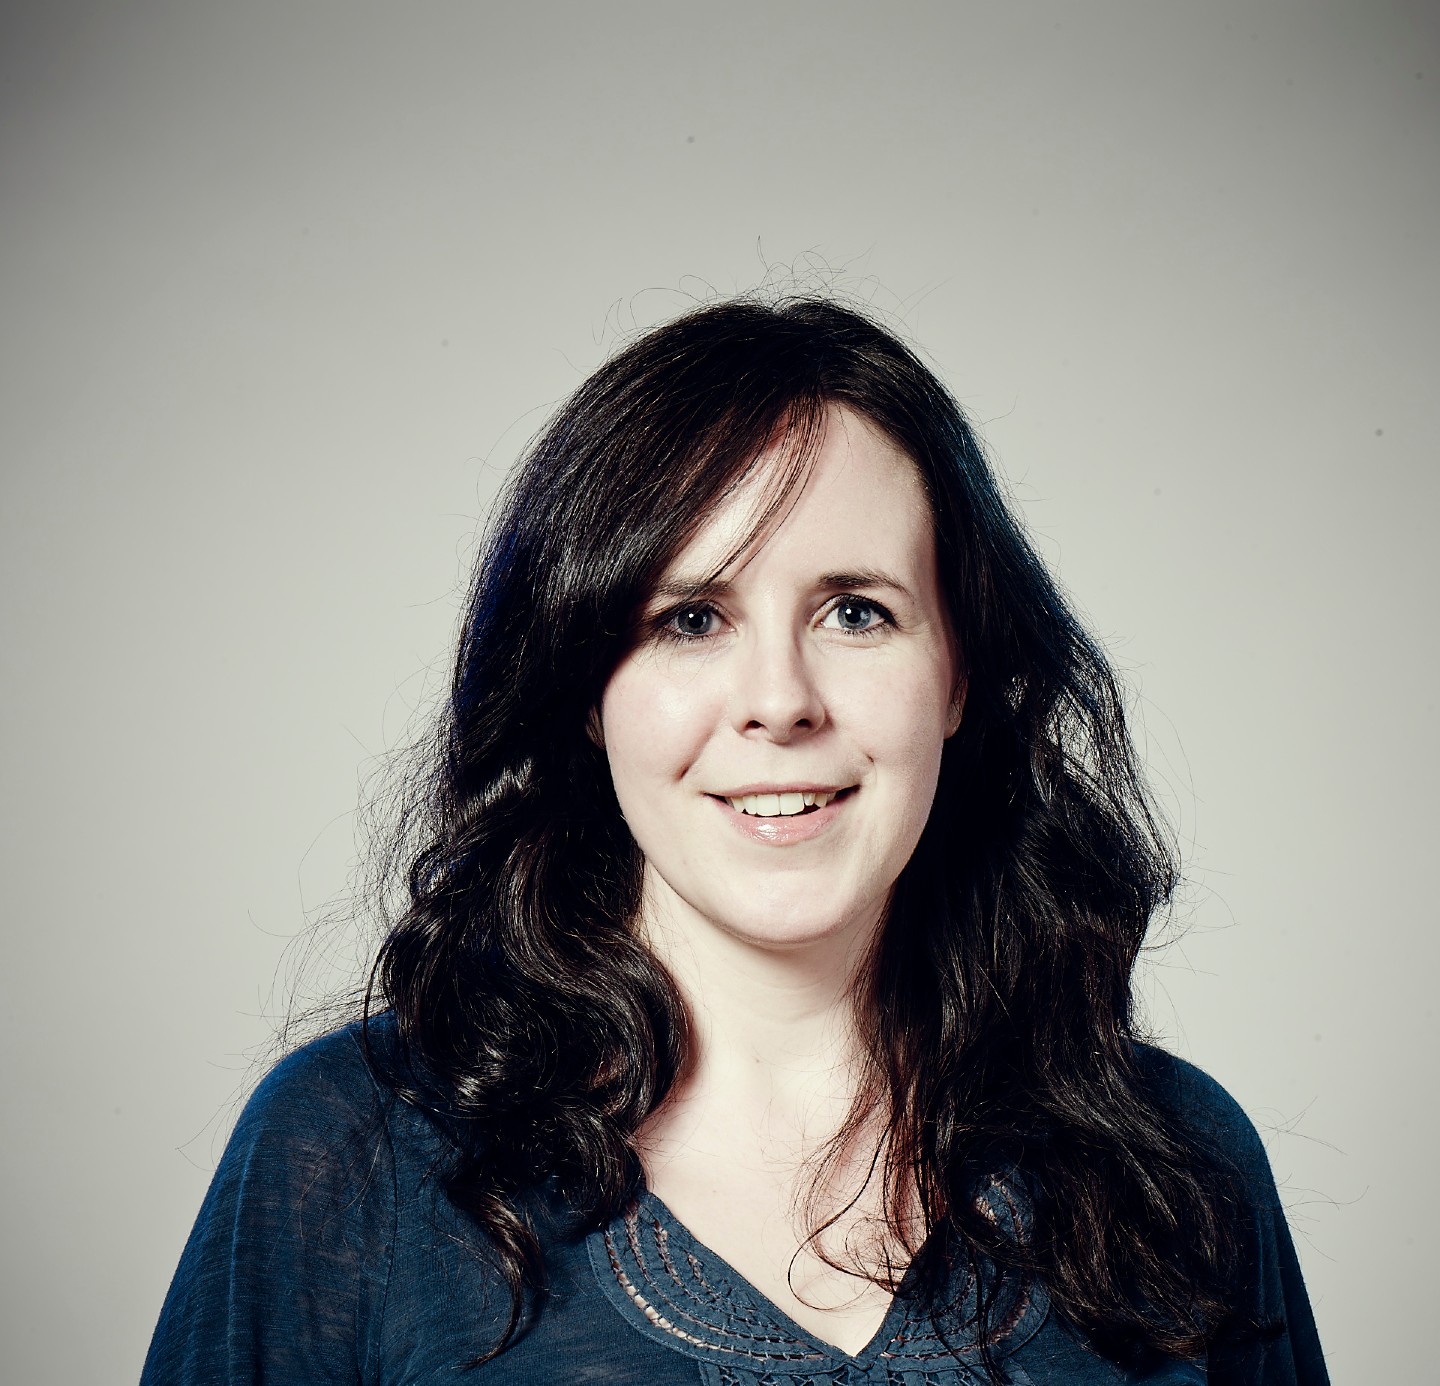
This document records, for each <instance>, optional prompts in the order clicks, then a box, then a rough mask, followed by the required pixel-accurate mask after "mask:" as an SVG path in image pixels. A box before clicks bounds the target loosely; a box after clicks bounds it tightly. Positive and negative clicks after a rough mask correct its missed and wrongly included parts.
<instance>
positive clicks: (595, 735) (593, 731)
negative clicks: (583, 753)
mask: <svg viewBox="0 0 1440 1386" xmlns="http://www.w3.org/2000/svg"><path fill="white" fill-rule="evenodd" d="M585 735H586V736H588V737H589V738H590V740H591V741H593V742H594V743H595V745H596V746H598V747H599V748H600V750H602V751H603V750H604V749H605V724H604V723H603V722H602V721H601V720H600V707H599V705H598V704H597V705H596V706H595V707H592V708H591V709H590V715H589V716H588V717H586V719H585Z"/></svg>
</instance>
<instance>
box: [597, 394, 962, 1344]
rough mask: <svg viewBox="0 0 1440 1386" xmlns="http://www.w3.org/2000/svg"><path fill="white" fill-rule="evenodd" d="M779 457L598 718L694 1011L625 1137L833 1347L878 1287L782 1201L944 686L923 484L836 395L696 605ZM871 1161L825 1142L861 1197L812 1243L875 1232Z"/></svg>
mask: <svg viewBox="0 0 1440 1386" xmlns="http://www.w3.org/2000/svg"><path fill="white" fill-rule="evenodd" d="M783 466H784V461H783V459H780V458H778V457H776V456H774V455H773V454H767V455H765V456H763V457H762V458H761V459H760V462H759V464H758V465H757V467H756V468H755V469H754V470H753V471H752V472H751V474H750V476H749V477H748V478H747V479H746V481H745V482H744V483H743V484H742V485H741V486H740V487H739V488H738V489H737V490H736V491H735V492H734V493H732V495H731V496H730V497H729V498H728V499H727V500H726V501H725V503H724V504H722V505H721V506H720V507H719V508H718V509H717V510H716V511H715V513H714V514H712V515H711V516H710V517H709V519H708V520H707V522H706V523H705V524H704V525H703V526H702V528H701V529H700V531H699V533H698V534H697V535H696V537H695V539H694V540H693V541H692V542H691V543H690V544H689V545H688V546H687V547H686V548H685V549H684V550H683V551H682V552H681V553H680V554H679V555H678V556H677V557H676V559H675V561H674V563H673V564H672V565H671V568H670V570H669V571H668V572H667V573H666V574H665V575H664V577H663V578H662V581H661V583H660V589H659V591H657V593H656V594H655V597H654V599H653V600H652V601H651V602H650V603H649V605H648V606H647V608H646V611H645V618H644V620H643V621H642V623H641V636H640V639H639V641H638V643H637V644H636V646H635V647H634V648H633V649H632V650H631V651H630V653H629V654H628V655H627V657H626V658H625V660H624V661H622V663H621V664H620V666H619V667H618V668H617V670H616V671H615V673H614V675H613V676H612V678H611V680H610V682H609V684H608V686H607V688H606V690H605V694H604V697H603V700H602V703H601V707H600V716H599V731H600V735H601V739H602V740H603V743H604V746H605V749H606V753H607V755H608V757H609V762H610V770H611V774H612V776H613V779H614V784H615V791H616V795H617V797H618V799H619V803H620V807H621V810H622V811H623V813H624V815H625V818H626V821H627V823H628V824H629V826H630V829H631V831H632V832H633V834H634V836H635V839H636V841H637V842H638V844H639V846H640V848H641V850H642V852H643V853H644V856H645V863H646V864H645V877H644V888H643V897H642V918H641V924H642V927H643V928H644V930H645V931H646V935H647V937H648V939H649V941H650V943H651V946H652V947H653V948H654V950H655V952H656V953H657V955H658V956H659V957H660V959H661V960H662V961H663V962H664V963H665V964H666V966H667V967H668V968H669V969H670V971H671V973H672V975H673V976H674V977H675V980H676V982H677V984H678V985H679V987H680V989H681V992H682V994H683V995H684V996H685V999H686V1001H687V1004H688V1005H689V1007H690V1011H691V1015H692V1017H693V1019H694V1022H695V1057H694V1062H693V1064H692V1067H691V1070H690V1071H689V1072H688V1073H687V1074H686V1075H685V1077H684V1079H683V1081H682V1082H681V1083H680V1084H679V1086H678V1089H677V1091H676V1092H675V1094H674V1095H673V1097H672V1098H671V1100H670V1101H669V1102H667V1104H666V1105H665V1107H664V1108H662V1109H661V1110H660V1111H659V1112H657V1113H656V1114H655V1115H654V1116H653V1117H652V1118H651V1120H650V1121H649V1122H648V1123H647V1125H646V1127H645V1129H644V1130H642V1132H641V1133H640V1135H641V1142H640V1143H641V1150H642V1156H643V1158H644V1159H645V1163H646V1172H647V1176H648V1178H649V1181H650V1185H651V1188H652V1189H653V1191H654V1192H655V1193H656V1194H658V1195H659V1196H660V1197H661V1198H663V1199H665V1201H666V1202H667V1203H668V1204H669V1206H670V1208H671V1209H672V1211H673V1212H674V1213H675V1214H676V1216H677V1217H679V1218H680V1219H681V1220H682V1221H683V1222H685V1223H686V1225H687V1226H689V1228H690V1229H691V1231H692V1232H693V1233H694V1234H695V1235H696V1236H697V1237H699V1238H700V1239H701V1240H702V1241H704V1242H705V1243H706V1244H707V1245H708V1246H710V1247H711V1248H712V1249H713V1250H715V1251H717V1252H718V1253H719V1254H720V1255H722V1256H724V1257H725V1259H726V1260H728V1261H730V1263H731V1264H732V1265H733V1266H734V1267H735V1268H736V1269H737V1270H739V1271H740V1272H741V1273H742V1274H744V1275H745V1276H746V1277H747V1278H748V1279H750V1280H751V1281H752V1283H753V1284H755V1285H756V1287H757V1288H759V1289H760V1290H762V1291H763V1292H764V1293H765V1294H767V1295H768V1296H769V1297H770V1298H771V1299H772V1300H774V1301H775V1302H776V1303H777V1304H779V1305H780V1307H781V1308H783V1309H785V1310H786V1312H788V1313H790V1315H791V1316H792V1317H793V1318H795V1319H796V1320H797V1321H798V1322H800V1323H801V1324H803V1325H804V1326H806V1327H808V1328H810V1329H811V1330H812V1331H813V1332H815V1333H816V1334H818V1335H819V1336H820V1337H822V1338H825V1339H826V1340H827V1341H829V1342H832V1343H834V1344H836V1345H838V1346H840V1347H842V1348H845V1349H847V1350H849V1351H852V1352H853V1351H858V1350H859V1349H860V1348H861V1347H862V1346H863V1345H864V1344H865V1343H866V1342H867V1341H868V1340H869V1338H870V1337H871V1336H872V1335H873V1333H874V1332H875V1330H876V1329H877V1328H878V1327H879V1324H880V1322H881V1320H882V1319H883V1317H884V1313H885V1309H886V1307H887V1306H888V1303H889V1299H890V1296H889V1294H888V1292H886V1291H884V1290H883V1289H881V1288H879V1287H877V1286H875V1285H873V1284H871V1283H870V1282H868V1281H866V1280H864V1279H861V1278H858V1277H856V1276H853V1275H846V1274H843V1273H842V1272H839V1271H836V1270H835V1269H833V1268H832V1267H829V1266H827V1265H826V1264H825V1262H824V1260H823V1259H821V1258H820V1257H818V1256H817V1255H816V1254H815V1252H814V1249H813V1248H812V1247H806V1246H805V1245H804V1243H805V1238H806V1233H807V1231H808V1228H807V1226H806V1221H805V1218H804V1216H803V1210H802V1204H803V1201H804V1199H805V1196H806V1194H807V1193H808V1192H809V1191H810V1189H811V1183H812V1180H813V1176H814V1173H815V1168H814V1163H813V1162H814V1157H815V1156H816V1155H817V1154H818V1153H819V1152H821V1151H822V1150H823V1149H824V1147H825V1146H826V1144H827V1142H829V1141H830V1139H831V1137H833V1135H834V1134H835V1132H836V1131H837V1130H838V1128H839V1126H840V1124H841V1123H842V1121H843V1120H844V1118H845V1116H846V1114H847V1113H848V1111H849V1110H850V1106H851V1103H852V1102H853V1100H854V1098H855V1094H856V1091H857V1088H858V1085H859V1080H860V1076H861V1073H862V1071H863V1070H862V1067H861V1059H860V1052H859V1046H858V1043H857V1042H856V1039H855V1036H854V1034H853V1028H852V1024H851V1006H850V987H851V983H852V980H853V978H854V974H855V968H856V966H857V965H858V963H859V962H860V961H861V960H862V958H863V957H864V955H865V953H866V951H867V950H868V948H869V945H870V943H871V941H872V940H873V938H874V934H875V931H876V929H877V927H878V925H879V923H880V920H881V918H882V916H883V911H884V908H885V904H886V901H887V900H888V897H889V894H890V891H891V889H892V887H893V886H894V883H895V880H896V877H897V876H898V875H899V873H900V871H901V869H902V868H903V867H904V865H905V863H906V862H907V861H908V860H909V857H910V855H911V853H912V852H913V851H914V848H915V844H916V842H917V841H918V839H919V836H920V833H921V830H922V829H923V827H924V825H925V821H926V818H927V817H928V815H929V812H930V806H931V803H932V801H933V799H934V793H935V785H936V779H937V776H938V774H939V767H940V755H941V751H942V749H943V746H944V742H945V739H946V738H947V737H948V736H950V735H951V734H952V733H953V732H954V731H955V729H956V728H957V727H958V725H959V721H960V716H961V712H962V709H963V703H964V697H963V686H962V684H961V680H960V675H959V661H958V657H957V651H956V647H955V641H954V638H953V635H952V632H951V630H950V627H949V622H948V618H947V616H946V613H945V604H944V600H943V596H942V593H941V591H940V585H939V580H938V575H937V571H936V562H935V545H934V536H933V530H932V521H931V516H930V511H929V507H928V504H927V502H926V499H925V496H924V493H923V491H922V489H921V485H920V482H919V478H918V476H917V474H916V471H915V469H914V466H913V464H912V463H911V462H910V460H909V459H908V457H906V455H905V454H904V453H903V452H901V451H900V450H899V449H898V448H897V447H896V446H895V445H894V444H893V443H892V442H891V441H890V440H889V438H888V437H887V436H886V435H884V434H883V433H881V432H880V431H879V430H878V429H877V428H876V427H875V426H874V425H872V424H871V423H870V422H869V421H868V420H866V419H865V418H863V417H862V416H860V415H858V414H855V413H853V412H851V411H848V410H845V409H842V408H837V407H832V409H831V410H830V412H829V415H828V417H827V425H826V429H825V432H824V436H823V439H822V441H821V445H820V448H819V450H818V453H817V455H816V457H815V461H814V467H813V469H812V471H811V472H810V474H809V476H808V477H807V479H806V481H805V483H804V485H803V487H802V488H801V489H800V490H799V491H798V493H797V494H796V496H795V497H793V503H791V504H789V505H787V507H785V508H783V509H782V512H781V515H780V516H779V518H778V520H777V521H776V522H775V523H772V525H771V526H770V527H769V529H768V530H766V531H764V532H762V533H761V534H760V535H759V537H758V539H757V540H756V542H755V543H754V544H752V545H751V547H750V548H749V549H748V550H746V551H745V552H744V553H742V554H741V556H740V558H739V559H738V560H737V561H736V562H734V563H733V564H731V565H730V566H729V567H728V568H726V569H725V570H724V571H722V572H721V573H720V578H719V581H718V582H714V583H713V584H712V585H711V587H710V588H709V589H708V590H707V591H705V592H704V593H703V594H702V595H700V596H698V597H696V596H693V595H690V594H691V591H692V589H694V588H696V587H700V586H702V585H703V584H705V583H706V582H707V580H710V579H712V578H713V577H714V574H715V573H716V570H717V569H719V568H720V567H721V565H722V564H723V563H724V561H725V559H726V557H727V556H728V555H729V554H730V553H731V552H732V551H733V550H734V547H735V545H736V544H737V543H738V542H740V541H741V540H743V538H744V537H745V536H746V535H747V534H749V533H750V532H751V530H752V529H753V527H754V523H755V519H756V516H757V514H758V513H759V512H760V510H761V509H762V508H763V506H764V504H765V501H766V500H767V499H768V498H769V496H770V495H771V494H772V490H773V487H774V484H775V481H776V478H777V475H778V474H779V469H781V468H782V467H783ZM803 790H837V791H840V790H843V791H845V792H844V793H842V794H841V795H840V797H838V798H837V799H836V800H835V801H834V802H832V803H831V804H830V805H829V806H828V807H826V808H824V809H821V810H819V811H817V812H815V813H813V814H806V815H803V816H799V817H754V816H751V815H748V814H742V813H737V812H736V810H735V809H734V808H733V807H731V806H730V804H729V803H728V802H726V799H727V796H735V795H738V794H740V793H742V792H744V791H751V792H754V791H772V792H783V791H790V792H795V791H803ZM873 1154H874V1144H873V1142H872V1143H870V1144H869V1145H868V1146H865V1147H864V1148H858V1149H855V1150H852V1151H847V1152H845V1158H844V1159H842V1160H840V1161H839V1162H837V1164H836V1165H835V1167H834V1168H833V1169H832V1170H831V1172H830V1173H831V1178H830V1179H828V1180H827V1182H826V1184H825V1186H824V1190H823V1191H824V1193H825V1194H826V1198H825V1200H824V1201H825V1202H826V1204H827V1206H830V1207H831V1208H832V1210H833V1209H834V1208H838V1207H840V1206H841V1205H843V1204H845V1203H846V1202H847V1201H849V1200H850V1199H851V1198H853V1197H855V1196H856V1195H857V1194H858V1195H859V1198H858V1202H857V1203H856V1206H855V1208H854V1209H853V1210H851V1212H850V1213H849V1214H847V1215H846V1217H844V1218H842V1220H841V1221H840V1223H839V1224H837V1226H836V1227H835V1228H834V1229H832V1230H831V1231H830V1232H828V1233H827V1234H826V1240H825V1243H824V1245H825V1247H826V1248H827V1249H828V1250H829V1251H830V1252H831V1253H832V1254H833V1255H838V1256H840V1257H844V1256H845V1255H846V1254H847V1247H848V1248H849V1250H850V1252H851V1253H852V1254H854V1255H857V1256H858V1257H859V1259H860V1260H861V1261H862V1262H868V1263H869V1264H871V1265H873V1264H876V1263H877V1262H878V1258H879V1256H880V1254H881V1250H880V1249H881V1247H882V1246H884V1245H886V1244H887V1242H890V1241H891V1240H892V1239H887V1238H886V1237H885V1236H884V1235H882V1234H877V1232H876V1227H877V1223H876V1221H875V1220H876V1218H877V1217H878V1216H879V1214H880V1212H881V1210H880V1208H879V1206H878V1190H877V1189H876V1187H875V1185H877V1184H878V1180H871V1181H870V1183H869V1184H868V1185H867V1184H866V1171H867V1169H868V1167H869V1164H870V1157H871V1156H872V1155H873ZM807 1162H811V1163H810V1164H809V1165H808V1166H807ZM890 1249H891V1252H892V1254H893V1251H894V1248H893V1245H891V1247H890ZM797 1252H798V1253H799V1254H798V1255H797Z"/></svg>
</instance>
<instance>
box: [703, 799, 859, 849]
mask: <svg viewBox="0 0 1440 1386" xmlns="http://www.w3.org/2000/svg"><path fill="white" fill-rule="evenodd" d="M855 793H856V791H855V790H854V789H846V790H843V791H842V792H841V793H840V794H838V795H836V796H835V798H833V799H831V800H830V802H829V803H828V804H826V805H825V807H824V808H820V809H812V810H811V811H810V812H809V813H796V814H791V815H790V816H789V817H788V818H787V817H781V816H779V815H777V816H775V817H774V818H760V817H758V816H757V815H756V814H753V813H740V812H739V811H738V810H736V809H733V808H731V807H730V805H729V803H728V802H727V801H726V800H724V799H716V800H715V801H714V802H715V804H716V806H717V807H718V808H719V810H720V812H721V813H723V814H724V815H725V816H726V817H727V818H728V819H729V820H730V822H731V823H732V824H733V825H734V826H735V828H736V830H737V831H738V832H740V833H742V834H744V836H746V837H748V838H749V839H750V840H751V841H752V842H760V843H764V844H765V845H766V846H767V847H788V846H789V845H790V844H791V843H794V842H809V841H810V839H811V838H814V837H818V836H819V835H820V834H821V833H823V832H824V831H825V830H826V828H828V827H829V826H830V825H831V824H832V823H833V822H834V821H835V819H836V818H837V817H839V815H840V814H841V813H843V812H844V811H845V805H846V804H848V803H849V802H850V800H851V799H852V798H854V796H855Z"/></svg>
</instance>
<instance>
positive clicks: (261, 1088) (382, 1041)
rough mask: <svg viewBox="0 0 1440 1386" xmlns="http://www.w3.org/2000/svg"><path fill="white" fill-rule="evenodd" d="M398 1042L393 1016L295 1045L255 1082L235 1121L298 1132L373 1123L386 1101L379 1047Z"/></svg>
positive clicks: (239, 1126) (241, 1128) (242, 1127)
mask: <svg viewBox="0 0 1440 1386" xmlns="http://www.w3.org/2000/svg"><path fill="white" fill-rule="evenodd" d="M393 1045H394V1025H393V1022H391V1021H390V1019H389V1017H379V1018H377V1019H376V1020H372V1021H370V1022H369V1023H368V1024H367V1023H365V1022H362V1021H355V1022H354V1023H352V1024H348V1025H344V1026H342V1027H340V1028H339V1029H335V1030H331V1031H330V1032H328V1033H327V1034H323V1035H320V1036H319V1037H317V1038H315V1039H312V1040H310V1041H309V1042H307V1043H305V1044H302V1045H300V1046H298V1047H297V1048H295V1049H292V1050H291V1051H290V1052H289V1053H288V1054H286V1055H285V1056H284V1057H283V1058H281V1059H280V1060H279V1061H278V1062H277V1063H276V1064H275V1065H274V1066H273V1067H272V1068H271V1069H270V1070H269V1072H268V1073H266V1074H265V1076H264V1077H263V1078H262V1079H261V1080H260V1082H259V1083H258V1084H257V1085H256V1088H255V1091H254V1092H253V1093H252V1094H251V1096H250V1100H249V1101H248V1102H247V1103H246V1104H245V1108H244V1110H243V1111H242V1112H241V1114H240V1118H239V1120H238V1122H237V1123H236V1127H235V1130H236V1134H237V1135H238V1134H240V1133H242V1132H246V1131H249V1130H252V1129H263V1130H270V1131H274V1132H275V1133H277V1134H285V1133H293V1134H294V1135H295V1136H296V1138H304V1137H306V1136H307V1135H308V1136H311V1137H313V1136H315V1135H317V1134H319V1133H322V1132H323V1133H328V1134H334V1133H335V1132H336V1131H339V1130H344V1129H355V1128H357V1127H360V1126H368V1125H372V1124H373V1123H374V1121H375V1118H376V1117H377V1116H378V1115H380V1114H381V1112H382V1110H383V1108H384V1107H385V1106H386V1105H387V1103H386V1094H385V1091H384V1088H383V1085H382V1084H381V1083H380V1081H379V1080H378V1078H377V1076H376V1065H375V1059H374V1052H375V1050H376V1048H377V1047H379V1046H384V1048H385V1049H387V1050H388V1049H390V1048H392V1047H393Z"/></svg>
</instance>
